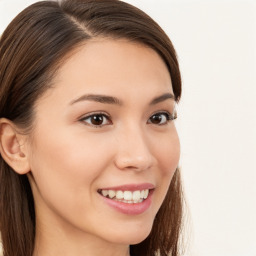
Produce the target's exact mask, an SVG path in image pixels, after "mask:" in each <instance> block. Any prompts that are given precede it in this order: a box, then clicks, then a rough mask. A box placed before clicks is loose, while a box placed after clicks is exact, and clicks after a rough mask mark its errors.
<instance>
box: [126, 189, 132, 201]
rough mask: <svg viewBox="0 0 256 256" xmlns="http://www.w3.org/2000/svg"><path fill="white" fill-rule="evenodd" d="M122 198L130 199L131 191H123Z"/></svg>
mask: <svg viewBox="0 0 256 256" xmlns="http://www.w3.org/2000/svg"><path fill="white" fill-rule="evenodd" d="M124 200H132V192H131V191H124Z"/></svg>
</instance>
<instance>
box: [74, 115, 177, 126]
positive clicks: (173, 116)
mask: <svg viewBox="0 0 256 256" xmlns="http://www.w3.org/2000/svg"><path fill="white" fill-rule="evenodd" d="M161 115H164V116H165V118H166V121H165V122H164V123H159V124H154V123H153V122H152V120H151V121H149V120H150V119H151V118H153V117H154V116H155V117H156V116H161ZM93 117H98V118H99V117H101V120H103V121H105V122H106V121H107V122H108V124H99V125H96V124H93V123H92V118H93ZM102 117H103V118H102ZM89 119H91V121H90V123H88V122H86V120H89ZM175 119H177V113H176V111H174V112H173V113H172V114H170V113H169V112H168V111H160V112H156V113H154V114H153V115H151V116H150V118H149V119H148V121H147V123H149V124H153V125H159V126H162V125H166V124H168V122H170V121H173V120H175ZM79 121H80V122H83V123H85V124H86V125H89V126H92V127H95V128H101V127H103V126H105V125H110V124H112V121H111V119H110V116H109V115H107V114H105V113H102V112H96V113H92V114H90V115H87V116H84V117H82V118H81V119H79Z"/></svg>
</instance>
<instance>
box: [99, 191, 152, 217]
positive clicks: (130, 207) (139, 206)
mask: <svg viewBox="0 0 256 256" xmlns="http://www.w3.org/2000/svg"><path fill="white" fill-rule="evenodd" d="M152 194H153V190H151V191H150V192H149V194H148V197H147V199H144V201H143V202H141V203H131V204H129V203H123V202H120V201H115V200H112V199H110V198H107V197H104V196H102V198H103V199H104V201H105V202H106V203H107V204H108V205H109V206H110V207H112V208H114V209H115V210H117V211H119V212H121V213H124V214H128V215H138V214H142V213H144V212H145V211H146V210H147V209H148V208H149V207H150V205H151V198H152Z"/></svg>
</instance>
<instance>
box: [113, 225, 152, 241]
mask: <svg viewBox="0 0 256 256" xmlns="http://www.w3.org/2000/svg"><path fill="white" fill-rule="evenodd" d="M151 229H152V225H149V224H146V225H144V226H143V227H142V226H140V225H137V226H134V228H131V227H130V228H129V229H128V228H127V229H125V228H124V229H123V230H122V231H120V230H119V232H118V233H117V234H115V235H114V237H113V241H114V242H115V243H116V242H117V241H118V243H120V244H130V245H133V244H139V243H141V242H142V241H143V240H145V239H146V238H147V237H148V236H149V234H150V232H151Z"/></svg>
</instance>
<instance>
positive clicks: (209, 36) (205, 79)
mask: <svg viewBox="0 0 256 256" xmlns="http://www.w3.org/2000/svg"><path fill="white" fill-rule="evenodd" d="M32 2H35V1H25V0H21V1H17V0H0V33H2V31H3V30H4V28H5V27H6V26H7V24H8V23H9V22H10V21H11V19H12V18H13V17H14V16H15V15H16V14H17V13H18V12H19V11H20V10H22V9H23V8H24V7H25V6H26V5H28V4H29V3H32ZM127 2H129V3H132V4H134V5H136V6H137V7H139V8H141V9H142V10H144V11H146V12H147V13H148V14H150V15H151V16H152V17H153V18H154V19H155V20H156V21H157V22H158V23H159V24H160V25H161V26H162V27H163V28H164V30H165V31H166V32H167V34H168V35H169V36H170V38H171V40H172V42H173V43H174V46H175V48H176V50H177V54H178V57H179V61H180V67H181V72H182V79H183V96H182V99H181V102H180V104H179V106H178V120H177V126H178V131H179V135H180V139H181V145H182V154H181V160H180V166H181V168H182V176H183V180H184V187H185V193H186V198H187V204H188V207H189V210H188V212H189V214H190V229H191V233H190V236H189V241H190V246H189V248H188V250H187V255H188V256H256V1H246V0H240V1H238V0H237V1H235V0H230V1H224V0H223V1H213V0H212V1H210V0H204V1H203V0H201V1H199V0H198V1H192V0H190V1H188V0H187V1H183V0H176V1H172V0H166V1H164V0H151V1H150V0H137V1H135V0H127Z"/></svg>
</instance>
